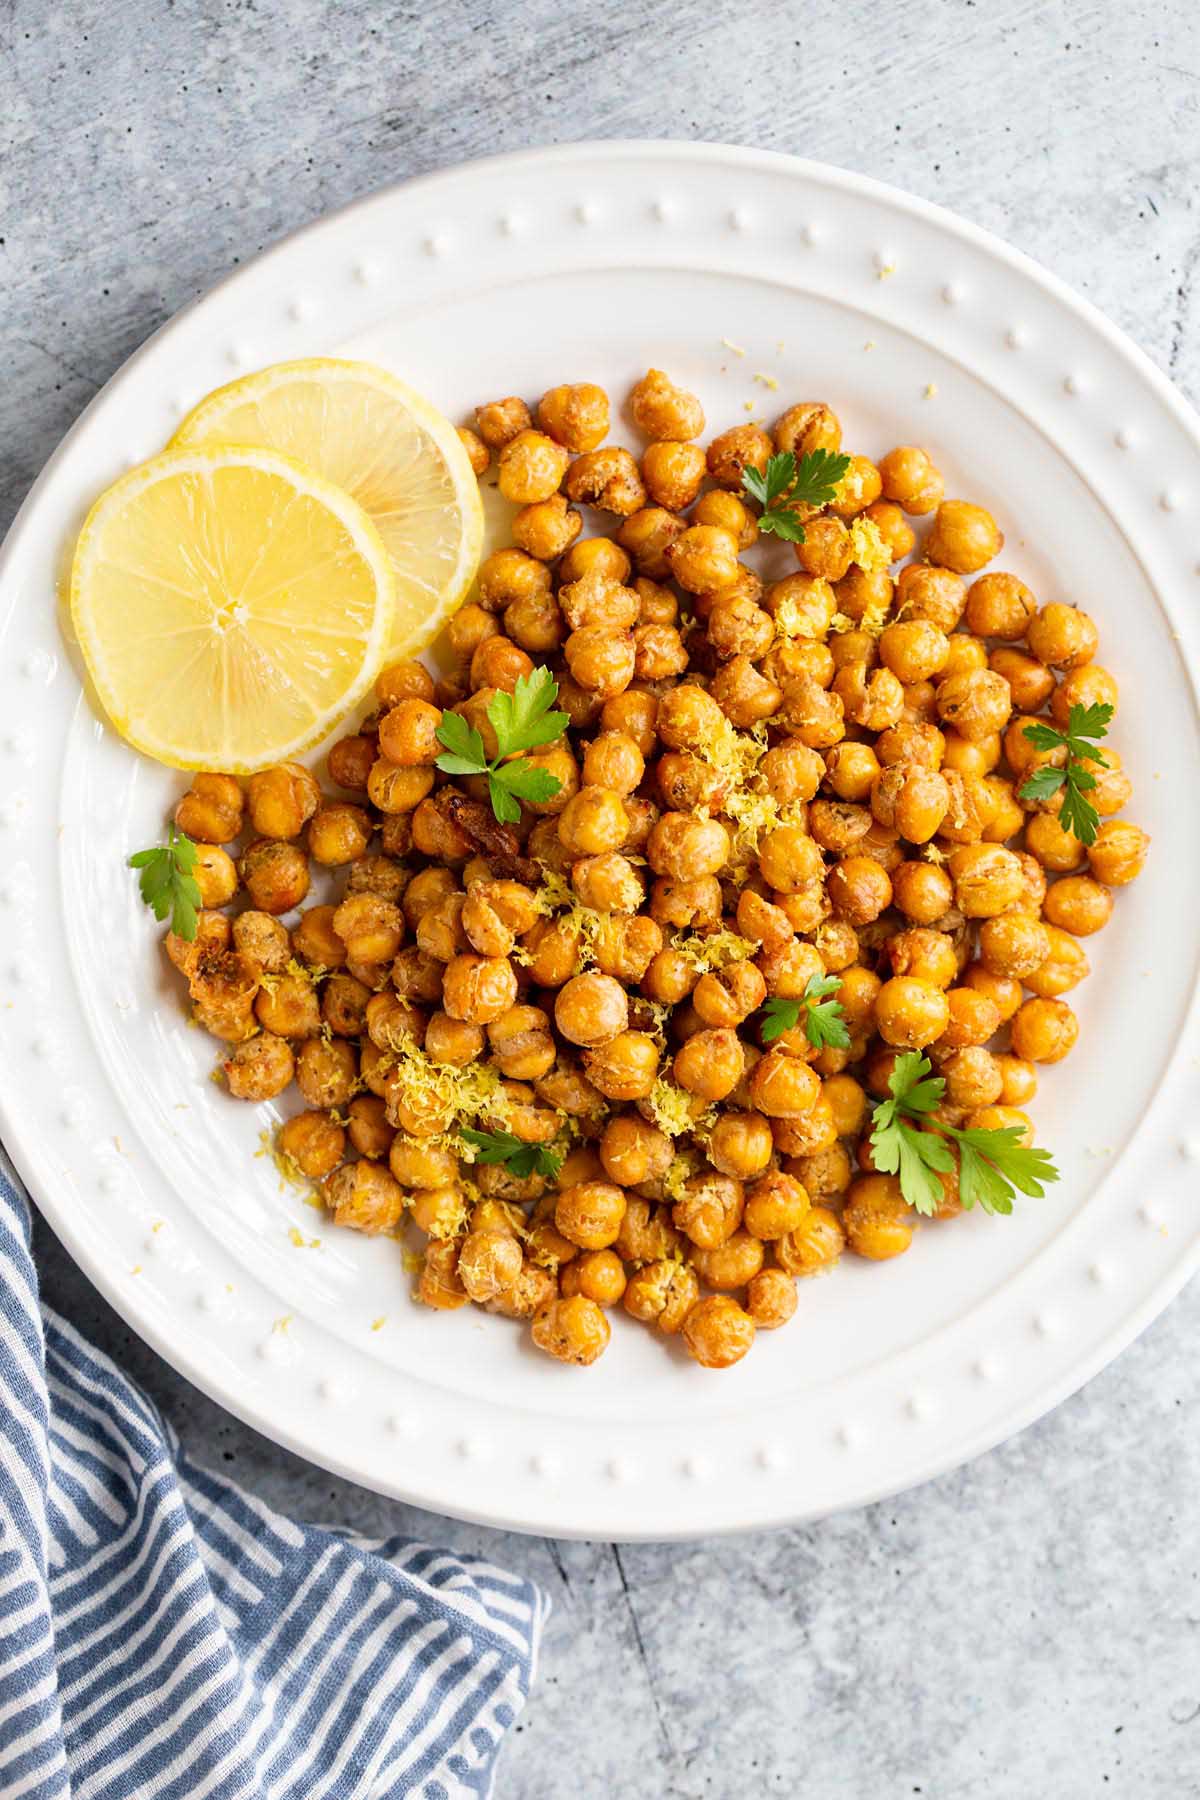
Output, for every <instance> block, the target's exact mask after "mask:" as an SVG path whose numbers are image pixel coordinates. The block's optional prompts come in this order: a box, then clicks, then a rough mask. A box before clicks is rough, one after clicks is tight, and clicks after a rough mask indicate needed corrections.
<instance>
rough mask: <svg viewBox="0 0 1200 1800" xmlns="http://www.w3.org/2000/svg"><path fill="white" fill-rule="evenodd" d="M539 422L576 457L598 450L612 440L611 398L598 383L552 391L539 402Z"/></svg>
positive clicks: (554, 388)
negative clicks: (609, 430) (609, 408)
mask: <svg viewBox="0 0 1200 1800" xmlns="http://www.w3.org/2000/svg"><path fill="white" fill-rule="evenodd" d="M537 422H538V425H539V427H540V428H541V430H542V431H544V432H545V433H546V434H547V435H548V436H549V437H552V438H553V439H554V440H555V442H556V443H559V444H563V445H565V446H566V448H567V449H568V450H570V451H571V452H572V453H573V454H575V455H578V454H579V452H580V451H582V450H595V449H596V448H597V446H598V445H600V444H602V443H603V442H604V440H605V438H606V437H607V436H608V395H607V394H606V393H605V391H604V389H603V388H602V387H597V386H596V384H595V382H594V381H579V382H575V383H574V384H564V385H563V386H561V387H553V388H549V389H548V390H547V392H546V393H544V394H543V395H542V397H541V399H540V400H539V401H538V408H537Z"/></svg>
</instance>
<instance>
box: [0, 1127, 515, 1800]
mask: <svg viewBox="0 0 1200 1800" xmlns="http://www.w3.org/2000/svg"><path fill="white" fill-rule="evenodd" d="M30 1234H31V1221H30V1214H29V1206H28V1202H27V1200H26V1198H25V1195H24V1192H23V1190H22V1189H21V1187H20V1184H19V1183H18V1181H17V1179H16V1176H15V1175H14V1174H13V1171H12V1169H11V1166H10V1165H9V1164H8V1161H7V1159H6V1158H5V1157H4V1155H3V1151H2V1150H0V1795H3V1800H51V1796H53V1797H54V1800H60V1797H62V1796H67V1795H71V1796H73V1797H74V1800H135V1797H136V1800H326V1797H328V1800H368V1796H369V1797H370V1800H383V1797H385V1796H386V1797H387V1800H399V1796H401V1795H412V1796H419V1797H420V1800H457V1797H458V1796H465V1795H474V1796H479V1795H489V1794H491V1793H492V1791H493V1778H494V1773H495V1764H496V1758H497V1756H498V1754H499V1750H500V1746H501V1743H502V1741H503V1739H504V1736H505V1733H506V1731H507V1729H508V1727H509V1726H510V1725H511V1724H512V1722H513V1720H514V1719H515V1717H516V1715H517V1714H518V1713H519V1712H520V1710H521V1707H522V1706H523V1704H524V1701H525V1698H526V1696H527V1694H528V1692H529V1688H530V1684H531V1682H532V1680H533V1675H534V1667H535V1662H536V1657H537V1649H538V1642H539V1639H540V1636H541V1631H542V1626H543V1624H544V1621H545V1614H546V1602H545V1601H544V1599H543V1597H542V1595H541V1593H540V1592H539V1590H538V1589H537V1588H536V1587H534V1586H533V1585H532V1583H530V1582H527V1581H522V1580H519V1579H518V1578H517V1577H516V1576H513V1575H509V1574H506V1573H505V1571H504V1570H503V1569H497V1568H493V1567H492V1566H491V1565H490V1564H488V1563H486V1562H483V1561H481V1560H479V1559H477V1558H472V1557H460V1556H451V1555H449V1554H447V1553H446V1552H444V1551H439V1550H434V1549H430V1548H429V1547H427V1546H426V1545H423V1544H418V1543H413V1542H411V1541H410V1540H408V1539H405V1538H389V1539H386V1540H385V1541H383V1542H381V1543H368V1542H367V1541H365V1540H363V1539H360V1538H354V1537H350V1536H339V1535H335V1534H333V1533H332V1532H330V1531H326V1530H320V1529H317V1528H316V1527H314V1526H310V1525H296V1524H293V1523H292V1522H291V1520H289V1519H285V1518H281V1517H280V1516H279V1515H278V1514H277V1513H274V1512H272V1511H271V1510H270V1509H269V1508H268V1507H266V1506H264V1505H263V1504H262V1503H261V1502H260V1501H258V1500H256V1499H255V1498H254V1497H253V1495H251V1494H247V1493H246V1492H245V1491H244V1490H243V1489H241V1488H239V1487H236V1486H235V1485H234V1484H233V1483H232V1482H230V1481H227V1480H225V1479H224V1478H223V1477H221V1478H218V1477H217V1476H215V1475H213V1474H211V1473H210V1472H209V1471H208V1470H205V1469H201V1468H198V1467H197V1466H196V1465H195V1464H193V1463H191V1462H189V1461H188V1460H187V1458H186V1457H185V1456H183V1455H182V1454H181V1452H180V1448H179V1444H178V1442H177V1440H176V1438H175V1436H174V1434H173V1433H172V1431H171V1429H170V1427H169V1426H168V1425H167V1424H166V1422H165V1421H164V1420H163V1419H162V1418H161V1416H160V1415H159V1413H158V1412H157V1410H156V1408H155V1407H154V1406H153V1404H152V1403H151V1402H150V1401H149V1400H148V1399H147V1397H146V1396H145V1394H143V1393H141V1392H140V1390H139V1389H138V1388H136V1387H135V1386H134V1384H133V1383H132V1382H130V1381H129V1380H127V1379H126V1377H125V1376H124V1375H122V1374H121V1373H120V1371H119V1370H118V1369H117V1368H116V1367H115V1366H114V1365H113V1363H111V1362H110V1361H109V1359H108V1358H107V1357H106V1356H103V1355H101V1354H100V1353H99V1352H97V1351H96V1350H94V1349H93V1348H92V1347H91V1346H90V1345H89V1344H88V1343H86V1342H85V1341H84V1339H83V1338H81V1337H80V1336H79V1334H78V1332H76V1331H74V1330H73V1329H72V1327H71V1326H70V1325H68V1324H67V1323H66V1322H65V1321H64V1320H63V1319H61V1318H58V1317H57V1316H56V1315H55V1314H54V1313H52V1312H50V1311H49V1310H47V1309H46V1308H40V1307H39V1305H38V1298H37V1286H36V1277H35V1274H34V1268H33V1261H32V1257H31V1255H30Z"/></svg>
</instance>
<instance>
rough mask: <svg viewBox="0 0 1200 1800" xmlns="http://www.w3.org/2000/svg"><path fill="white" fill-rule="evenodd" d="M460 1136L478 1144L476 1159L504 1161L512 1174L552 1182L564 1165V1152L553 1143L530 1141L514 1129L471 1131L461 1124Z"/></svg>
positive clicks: (479, 1160) (495, 1161)
mask: <svg viewBox="0 0 1200 1800" xmlns="http://www.w3.org/2000/svg"><path fill="white" fill-rule="evenodd" d="M458 1135H459V1137H461V1138H464V1139H465V1140H466V1142H467V1143H468V1144H473V1145H474V1147H475V1161H476V1162H481V1163H503V1164H504V1166H505V1168H506V1169H507V1170H508V1172H509V1174H510V1175H516V1176H517V1177H518V1178H519V1179H520V1180H524V1178H525V1177H526V1176H527V1175H544V1176H546V1178H547V1179H548V1180H550V1181H553V1180H554V1177H555V1176H556V1175H557V1174H558V1171H559V1170H560V1169H561V1168H562V1165H563V1152H562V1151H561V1150H559V1149H556V1148H555V1147H554V1146H553V1145H551V1144H527V1143H525V1142H524V1140H523V1139H521V1138H519V1137H514V1136H513V1134H512V1132H511V1131H472V1130H471V1129H470V1128H469V1127H467V1126H465V1125H460V1126H459V1131H458Z"/></svg>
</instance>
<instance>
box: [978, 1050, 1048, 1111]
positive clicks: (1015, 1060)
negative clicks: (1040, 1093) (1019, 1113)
mask: <svg viewBox="0 0 1200 1800" xmlns="http://www.w3.org/2000/svg"><path fill="white" fill-rule="evenodd" d="M992 1060H993V1062H994V1063H995V1065H996V1070H997V1073H998V1074H999V1076H1000V1093H999V1095H998V1096H997V1098H998V1099H999V1101H1000V1104H1001V1105H1002V1106H1026V1105H1028V1103H1029V1101H1030V1100H1032V1099H1033V1097H1034V1095H1035V1094H1036V1093H1037V1086H1038V1083H1037V1070H1036V1069H1035V1068H1034V1066H1033V1064H1032V1063H1029V1062H1023V1061H1022V1060H1021V1058H1020V1057H1019V1056H1008V1055H1002V1056H995V1057H993V1058H992ZM986 1104H990V1102H987V1103H986Z"/></svg>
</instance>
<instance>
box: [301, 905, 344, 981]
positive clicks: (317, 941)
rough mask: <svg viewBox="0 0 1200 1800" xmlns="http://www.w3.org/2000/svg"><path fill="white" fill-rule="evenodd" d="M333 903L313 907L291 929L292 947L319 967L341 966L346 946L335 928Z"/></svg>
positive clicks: (336, 967)
mask: <svg viewBox="0 0 1200 1800" xmlns="http://www.w3.org/2000/svg"><path fill="white" fill-rule="evenodd" d="M336 910H337V909H336V907H333V906H310V907H309V908H308V909H307V911H306V912H302V913H301V914H300V917H299V919H298V920H297V921H296V924H295V925H294V926H293V928H292V949H293V950H294V951H295V953H296V955H297V956H299V957H302V958H303V960H304V961H305V962H306V963H310V964H311V965H312V966H313V967H314V968H319V969H340V968H342V967H343V966H344V964H345V961H346V946H345V944H343V942H342V940H341V938H340V937H339V936H338V934H337V932H336V931H335V930H334V928H333V915H334V913H335V911H336Z"/></svg>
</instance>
